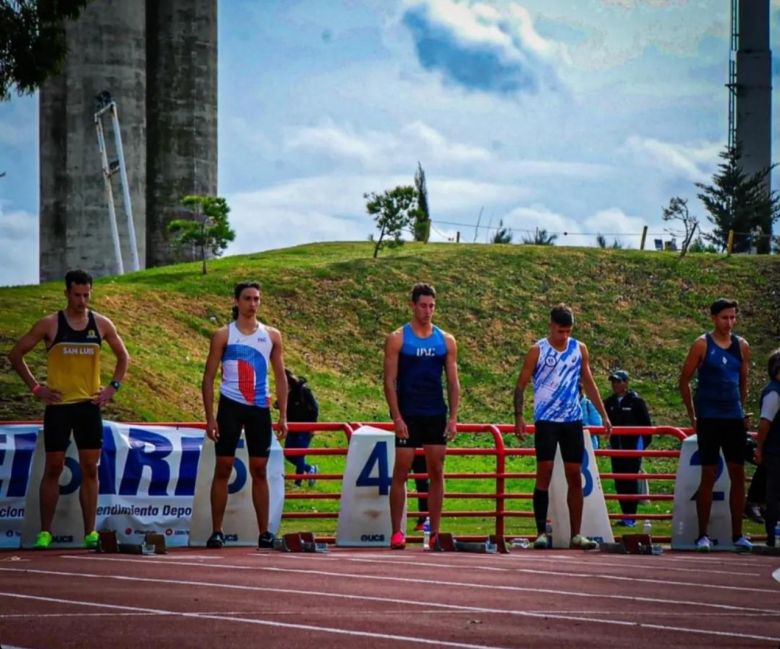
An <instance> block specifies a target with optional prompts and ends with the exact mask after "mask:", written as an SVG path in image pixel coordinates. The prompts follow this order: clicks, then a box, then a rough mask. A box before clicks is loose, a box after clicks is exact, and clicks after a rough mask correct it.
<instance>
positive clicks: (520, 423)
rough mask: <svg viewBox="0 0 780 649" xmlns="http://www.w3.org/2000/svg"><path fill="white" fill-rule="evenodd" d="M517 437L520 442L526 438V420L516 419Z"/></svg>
mask: <svg viewBox="0 0 780 649" xmlns="http://www.w3.org/2000/svg"><path fill="white" fill-rule="evenodd" d="M515 436H516V437H517V439H519V440H522V439H523V438H524V437H525V419H523V418H522V417H518V418H517V419H515Z"/></svg>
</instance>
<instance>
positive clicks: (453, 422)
mask: <svg viewBox="0 0 780 649" xmlns="http://www.w3.org/2000/svg"><path fill="white" fill-rule="evenodd" d="M457 432H458V420H457V419H449V420H447V432H446V433H445V435H446V436H447V441H448V442H451V441H452V440H453V439H455V435H456V434H457Z"/></svg>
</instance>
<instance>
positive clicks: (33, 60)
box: [0, 0, 89, 101]
mask: <svg viewBox="0 0 780 649" xmlns="http://www.w3.org/2000/svg"><path fill="white" fill-rule="evenodd" d="M88 2H89V0H46V1H40V0H14V1H8V0H6V1H4V2H2V3H0V35H2V36H0V101H6V100H8V99H9V97H10V94H11V93H10V90H11V88H13V87H15V88H16V91H17V92H18V93H19V94H31V93H33V92H35V91H36V90H37V89H38V88H39V87H40V85H41V84H42V83H43V82H44V81H45V80H46V79H47V78H48V77H50V76H52V75H54V74H57V73H58V72H59V71H60V70H61V69H62V64H63V61H64V60H65V55H66V54H67V43H66V39H65V21H66V20H75V19H76V18H78V16H79V14H80V13H81V11H82V10H83V9H84V7H85V6H86V5H87V3H88Z"/></svg>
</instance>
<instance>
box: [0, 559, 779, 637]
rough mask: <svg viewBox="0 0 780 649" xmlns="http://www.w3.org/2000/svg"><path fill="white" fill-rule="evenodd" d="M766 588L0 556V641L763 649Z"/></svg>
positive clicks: (610, 564)
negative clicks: (751, 648)
mask: <svg viewBox="0 0 780 649" xmlns="http://www.w3.org/2000/svg"><path fill="white" fill-rule="evenodd" d="M773 573H774V576H773ZM778 579H780V557H777V556H773V557H770V556H758V555H736V554H731V553H713V554H711V555H707V556H701V555H696V554H693V553H678V552H667V553H665V554H664V555H662V556H633V555H632V556H628V555H612V554H601V553H598V552H588V553H583V552H578V551H557V550H556V551H553V550H548V551H534V550H515V551H514V552H513V553H512V554H511V555H508V556H506V555H503V556H502V555H479V554H464V553H443V554H439V553H436V554H431V553H427V552H425V553H424V552H422V550H421V549H420V548H412V549H407V550H406V551H404V552H396V551H390V550H381V551H377V550H370V551H366V550H347V549H340V548H331V549H330V551H329V552H328V553H327V554H318V555H314V554H283V553H281V552H274V551H256V550H253V549H250V548H226V549H224V550H222V551H216V552H207V551H205V550H202V549H180V550H172V551H171V552H170V553H169V554H167V555H162V556H149V557H147V556H136V555H124V554H122V555H99V554H94V553H89V552H86V551H56V550H53V551H47V552H33V551H13V552H0V645H1V646H2V647H3V649H7V648H8V647H23V648H25V649H27V648H29V649H43V648H46V649H49V648H53V649H57V648H60V647H101V648H102V647H112V648H122V647H134V648H135V647H141V646H146V647H149V648H150V649H173V648H175V649H185V648H187V647H199V648H200V647H209V646H214V647H240V648H242V649H243V648H245V647H263V648H272V647H284V648H286V649H290V648H293V649H304V648H312V649H314V648H316V649H326V648H330V647H334V648H335V647H338V648H339V649H351V648H356V647H361V648H365V649H375V648H376V649H382V648H385V647H399V646H409V647H426V646H428V647H431V646H434V647H464V648H465V647H542V646H544V647H577V648H578V649H586V648H587V647H601V648H603V647H610V648H611V647H631V648H632V649H639V648H641V647H674V646H680V647H773V648H774V647H778V646H779V645H780V583H778Z"/></svg>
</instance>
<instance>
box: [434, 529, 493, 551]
mask: <svg viewBox="0 0 780 649" xmlns="http://www.w3.org/2000/svg"><path fill="white" fill-rule="evenodd" d="M497 549H498V548H497V544H496V543H493V542H492V541H482V542H478V541H458V540H457V539H456V538H455V537H454V536H452V534H450V533H449V532H439V547H438V548H435V549H434V551H436V552H477V553H479V554H493V553H495V552H496V551H497Z"/></svg>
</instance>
